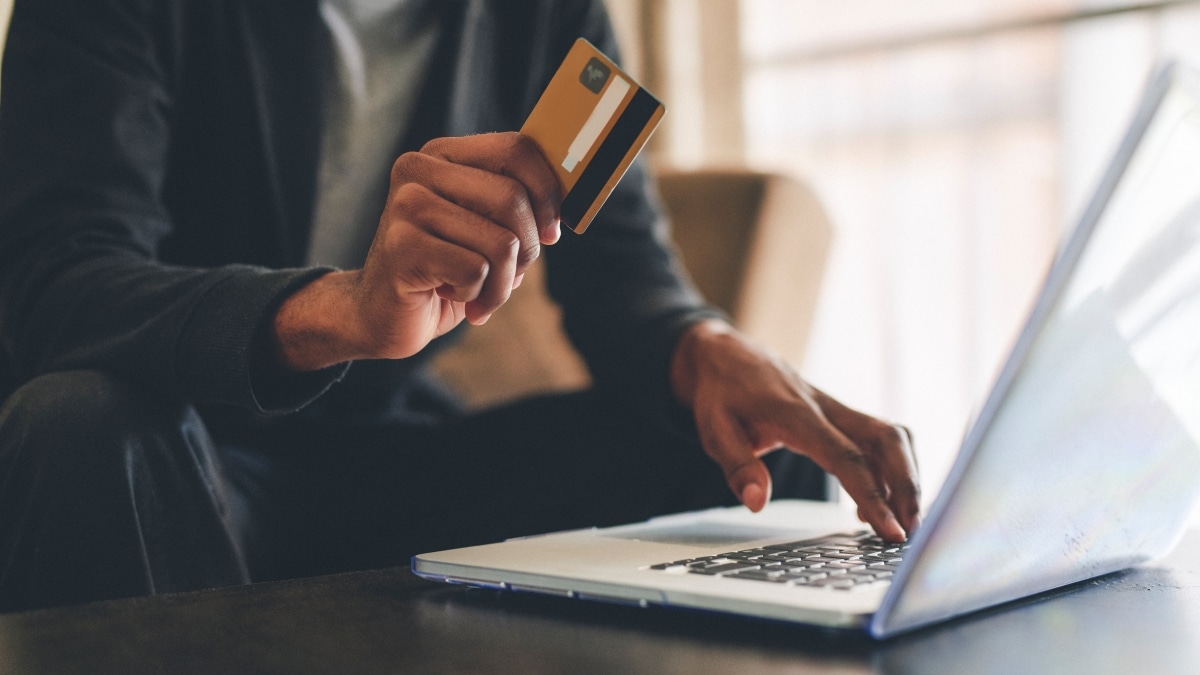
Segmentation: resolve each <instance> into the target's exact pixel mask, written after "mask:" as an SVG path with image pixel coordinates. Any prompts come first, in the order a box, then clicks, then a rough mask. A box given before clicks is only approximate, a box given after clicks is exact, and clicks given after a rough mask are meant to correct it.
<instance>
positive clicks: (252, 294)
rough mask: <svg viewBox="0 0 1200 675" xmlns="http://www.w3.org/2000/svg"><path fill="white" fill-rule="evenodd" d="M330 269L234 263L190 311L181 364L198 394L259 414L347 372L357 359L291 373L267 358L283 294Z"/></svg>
mask: <svg viewBox="0 0 1200 675" xmlns="http://www.w3.org/2000/svg"><path fill="white" fill-rule="evenodd" d="M328 272H329V270H328V269H323V268H318V269H311V268H310V269H294V270H267V269H263V268H257V267H247V266H233V267H229V268H227V274H228V275H227V276H226V277H225V278H224V279H223V280H221V281H220V282H218V283H217V284H215V285H214V286H212V287H211V288H210V289H209V290H208V292H207V293H205V295H204V297H202V298H201V299H200V301H199V302H198V303H197V305H196V307H195V309H194V311H193V312H192V314H191V316H190V317H189V318H188V321H187V324H186V327H185V329H184V332H183V336H182V338H181V341H180V345H179V350H178V352H177V353H176V369H177V372H178V373H179V374H180V377H181V381H182V382H183V383H184V386H185V387H186V390H187V391H188V392H189V395H190V396H191V397H192V399H193V400H199V401H210V402H214V403H224V404H229V405H234V406H238V407H240V408H244V409H247V410H250V411H252V412H255V413H259V414H281V413H287V412H293V411H295V410H299V409H300V408H303V407H304V406H306V405H308V404H309V403H311V402H312V401H314V400H316V399H317V398H318V397H320V396H321V394H323V393H325V391H326V390H327V389H328V388H329V387H330V386H331V385H332V384H333V383H334V382H337V381H338V380H340V379H341V378H342V376H343V375H344V374H345V372H346V369H347V368H348V367H349V364H340V365H337V366H332V367H330V368H326V369H324V370H318V371H314V372H311V373H290V372H286V371H282V370H278V369H273V368H271V367H270V366H269V365H268V363H267V354H268V349H269V342H268V338H269V335H270V333H269V329H270V326H271V322H272V321H274V317H275V313H276V311H277V310H278V309H279V306H280V305H281V304H283V301H284V300H285V299H287V298H288V296H290V295H291V294H292V293H295V292H296V290H298V289H299V288H301V287H302V286H304V285H306V284H308V283H310V282H312V281H313V280H314V279H316V278H318V277H320V276H322V275H324V274H326V273H328Z"/></svg>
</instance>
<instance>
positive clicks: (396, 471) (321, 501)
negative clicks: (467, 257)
mask: <svg viewBox="0 0 1200 675" xmlns="http://www.w3.org/2000/svg"><path fill="white" fill-rule="evenodd" d="M259 436H260V437H253V436H251V437H243V438H238V439H236V440H227V439H223V438H220V437H217V438H214V434H213V433H211V432H210V429H209V427H208V426H207V425H206V424H205V420H204V418H203V416H202V414H201V413H200V412H199V411H198V410H197V408H196V407H195V406H193V405H191V404H189V403H188V402H186V401H178V400H172V399H171V398H170V397H168V396H163V395H162V394H160V393H155V392H150V391H145V390H143V389H141V388H140V387H139V385H137V384H135V383H132V382H128V381H124V380H121V379H118V378H116V377H113V376H110V375H107V374H104V373H101V372H96V371H76V372H62V373H54V374H49V375H44V376H41V377H39V378H37V379H35V380H33V381H31V382H29V383H27V384H25V385H23V386H22V387H21V388H20V389H18V390H17V392H16V393H15V394H13V395H12V396H10V397H9V399H8V400H7V401H5V403H4V405H3V407H2V408H0V611H19V610H28V609H35V608H43V607H52V606H61V605H69V604H77V603H82V602H89V601H94V600H104V599H113V598H121V597H132V596H141V595H150V594H155V593H165V592H176V591H185V590H195V589H202V588H212V587H218V586H228V585H236V584H245V583H252V582H257V581H266V580H276V579H285V578H295V577H301V576H309V575H316V574H326V573H333V572H341V571H349V570H356V569H370V568H378V567H387V566H394V565H402V564H406V563H407V560H408V558H409V557H410V556H412V555H414V554H416V553H420V552H424V551H432V550H440V549H444V548H452V547H457V546H465V545H471V544H479V543H487V542H491V541H499V540H502V539H505V538H509V537H513V536H522V535H529V534H536V533H540V532H551V531H557V530H564V529H573V528H578V527H587V526H605V525H613V524H619V523H622V522H632V521H636V520H641V519H645V518H648V517H651V516H654V515H661V514H663V513H669V512H675V511H681V510H689V509H696V508H704V507H710V506H718V505H727V504H733V503H735V499H734V497H733V495H732V494H731V493H730V492H729V490H728V488H727V487H726V485H725V482H724V479H723V477H722V475H721V473H720V471H719V469H718V468H717V466H716V465H715V464H714V463H713V462H712V461H710V460H709V459H708V458H707V457H706V456H705V455H704V453H703V450H702V449H701V448H700V447H699V445H698V442H697V441H696V440H695V438H694V437H688V436H687V435H686V434H680V433H672V432H669V431H668V430H667V428H666V427H665V426H664V425H655V424H652V423H650V422H649V421H644V420H640V419H638V418H637V416H636V415H630V414H629V411H628V410H626V409H625V408H623V407H622V406H620V405H619V404H618V403H617V402H615V401H614V400H613V397H612V396H606V395H604V394H601V393H599V392H596V391H584V392H576V393H570V394H561V395H552V396H544V397H540V398H534V399H530V400H526V401H522V402H518V403H515V404H511V405H508V406H504V407H500V408H496V409H493V410H488V411H484V412H480V413H472V414H463V415H446V416H444V417H443V418H441V419H435V420H425V421H421V422H411V421H409V422H396V421H392V422H379V423H368V424H364V423H361V422H356V423H354V424H338V423H331V422H328V421H326V422H321V423H297V424H295V425H291V426H289V425H288V424H280V425H275V426H273V427H272V428H271V431H270V433H263V434H260V435H259ZM769 459H770V460H771V461H770V462H769V464H770V465H771V469H772V473H773V478H774V481H775V486H776V487H775V494H776V495H777V496H790V497H806V498H822V497H823V496H824V491H825V480H824V474H823V473H822V472H821V471H820V470H819V469H818V468H817V467H816V466H815V465H813V464H812V463H811V462H809V461H808V460H806V459H805V458H802V457H799V456H797V455H794V454H792V453H787V452H777V453H773V454H772V455H771V456H770V457H769Z"/></svg>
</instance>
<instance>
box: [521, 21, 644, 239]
mask: <svg viewBox="0 0 1200 675" xmlns="http://www.w3.org/2000/svg"><path fill="white" fill-rule="evenodd" d="M664 110H665V109H664V108H663V104H662V103H660V102H659V100H658V99H656V98H654V96H653V95H652V94H650V92H648V91H646V90H645V89H643V88H642V87H641V85H639V84H638V83H637V82H634V80H633V78H632V77H630V76H629V75H627V74H625V72H624V71H622V70H621V69H620V68H618V67H617V66H616V64H614V63H613V62H612V61H611V60H609V58H608V57H607V56H605V55H604V54H602V53H600V51H599V50H598V49H596V48H595V47H593V46H592V44H591V43H590V42H588V41H587V40H584V39H583V38H580V39H578V40H576V41H575V45H574V46H573V47H571V51H570V52H569V53H568V54H567V58H565V59H564V60H563V62H562V65H561V66H559V67H558V71H557V72H556V73H554V77H553V78H552V79H551V80H550V84H548V85H546V91H544V92H542V97H541V98H540V99H538V102H537V105H535V106H534V107H533V112H531V113H529V118H528V119H526V120H525V125H524V126H522V127H521V133H523V134H525V135H526V136H529V137H530V138H532V139H533V140H534V141H535V142H537V144H538V146H540V147H541V149H542V152H543V153H545V155H546V158H547V159H549V160H550V163H551V164H552V165H553V166H554V170H555V171H556V172H557V173H558V180H559V183H561V184H562V189H563V195H564V198H563V204H562V222H563V224H565V225H566V226H567V227H570V228H571V229H573V230H575V232H577V233H580V234H582V233H583V231H584V230H586V229H587V226H588V223H590V222H592V218H593V217H595V215H596V212H597V211H599V210H600V207H601V206H602V205H603V204H604V200H606V199H608V195H609V194H610V193H611V192H612V191H613V188H614V187H616V186H617V181H619V180H621V176H623V175H625V171H626V169H628V168H629V164H630V162H632V161H633V158H634V157H637V154H638V152H640V151H641V149H642V146H644V145H645V144H646V141H647V140H649V138H650V134H652V133H654V129H655V127H657V126H658V123H659V121H660V120H661V119H662V116H663V112H664Z"/></svg>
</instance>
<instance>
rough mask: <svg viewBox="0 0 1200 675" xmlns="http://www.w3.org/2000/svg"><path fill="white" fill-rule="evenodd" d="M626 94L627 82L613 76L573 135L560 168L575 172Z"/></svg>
mask: <svg viewBox="0 0 1200 675" xmlns="http://www.w3.org/2000/svg"><path fill="white" fill-rule="evenodd" d="M627 93H629V81H628V80H626V79H625V78H623V77H621V76H619V75H615V76H613V80H612V82H610V83H609V85H608V89H605V90H604V94H603V95H601V96H600V101H599V102H597V103H596V107H595V108H593V109H592V114H591V115H588V118H587V121H586V122H584V123H583V126H582V127H580V129H579V133H578V134H576V135H575V140H573V141H571V147H570V148H567V157H566V159H564V160H563V162H562V168H564V169H566V170H567V171H575V167H576V165H578V164H579V162H580V161H581V160H582V159H583V158H584V156H585V155H587V153H588V151H589V150H591V149H592V146H593V145H595V144H596V139H597V138H599V137H600V132H601V131H604V127H605V126H607V125H608V121H609V120H610V119H612V116H613V114H614V113H616V112H617V107H618V106H620V105H621V101H623V100H625V94H627Z"/></svg>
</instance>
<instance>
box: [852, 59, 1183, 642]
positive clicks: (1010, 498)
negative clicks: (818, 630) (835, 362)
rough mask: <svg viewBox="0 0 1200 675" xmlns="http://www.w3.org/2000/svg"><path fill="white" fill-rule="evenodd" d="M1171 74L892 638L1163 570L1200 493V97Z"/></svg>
mask: <svg viewBox="0 0 1200 675" xmlns="http://www.w3.org/2000/svg"><path fill="white" fill-rule="evenodd" d="M1194 78H1195V75H1194V74H1193V73H1191V72H1189V71H1186V70H1184V69H1181V68H1167V69H1164V71H1162V72H1161V73H1160V74H1159V76H1158V77H1157V78H1156V79H1155V80H1154V82H1152V84H1151V86H1150V87H1149V89H1148V91H1147V94H1146V98H1145V100H1144V102H1143V105H1142V108H1141V111H1140V113H1139V115H1138V117H1137V119H1136V120H1135V122H1134V126H1133V129H1132V131H1131V132H1130V134H1129V136H1128V137H1127V138H1126V140H1125V143H1124V144H1123V145H1122V147H1121V149H1120V151H1119V152H1118V153H1117V157H1116V159H1115V160H1114V161H1113V164H1112V166H1111V167H1110V168H1109V172H1108V174H1107V175H1106V177H1105V180H1104V181H1103V182H1102V183H1101V186H1100V188H1099V190H1098V192H1097V195H1096V196H1095V198H1094V200H1093V202H1092V205H1091V207H1090V208H1089V210H1088V212H1087V213H1086V214H1085V215H1084V217H1083V219H1082V221H1081V223H1080V225H1079V227H1078V228H1077V230H1076V231H1075V233H1074V234H1073V235H1072V237H1071V238H1070V239H1069V240H1068V241H1067V243H1066V245H1065V246H1064V248H1063V249H1062V250H1061V252H1060V254H1059V257H1058V259H1057V260H1056V261H1055V264H1054V267H1053V269H1052V270H1051V273H1050V276H1049V278H1048V281H1047V284H1046V287H1045V289H1044V290H1043V296H1042V297H1041V298H1040V299H1039V302H1038V305H1037V307H1036V308H1035V310H1034V314H1033V317H1032V318H1031V319H1030V321H1029V324H1028V326H1027V327H1026V330H1025V332H1024V333H1023V335H1022V337H1021V340H1020V341H1019V342H1018V345H1017V348H1016V349H1015V350H1014V354H1013V356H1012V357H1011V358H1010V361H1009V363H1008V364H1007V366H1006V368H1005V370H1004V372H1003V374H1002V375H1001V377H1000V382H999V384H998V385H997V388H996V390H995V391H993V393H992V396H991V398H990V399H989V401H988V403H987V405H986V406H985V407H984V408H983V411H982V412H981V414H980V416H979V419H978V420H977V421H976V424H975V428H974V429H972V431H971V433H970V434H969V435H968V437H967V440H966V441H965V442H964V446H963V452H962V454H961V456H960V457H959V460H958V463H957V464H956V465H955V467H954V470H953V471H952V473H951V477H950V478H949V479H948V480H947V484H946V487H945V488H944V489H943V493H942V494H941V495H939V497H938V502H937V503H936V504H935V505H934V508H933V509H932V510H931V512H930V518H929V519H928V520H927V523H926V527H925V530H927V531H922V532H919V533H918V535H917V539H916V542H915V545H914V549H916V550H917V555H916V556H915V558H914V560H913V561H912V563H913V564H912V565H911V567H910V568H909V569H908V570H907V571H906V573H905V574H904V575H903V576H902V577H900V578H899V579H898V580H897V583H896V584H894V587H893V588H892V589H891V593H890V594H889V598H888V601H886V602H885V611H884V613H886V614H887V615H888V616H882V614H881V616H880V617H879V619H878V623H877V625H876V627H875V628H876V630H877V631H879V630H886V631H887V632H891V631H894V630H897V629H900V628H903V627H904V626H907V625H919V624H923V623H926V622H927V621H932V620H935V619H940V618H945V617H947V616H953V615H956V614H960V613H963V612H966V611H970V610H972V609H976V608H979V607H983V606H987V605H991V604H995V603H998V602H1003V601H1006V600H1010V599H1013V598H1016V597H1022V596H1025V595H1029V594H1032V593H1036V592H1039V591H1043V590H1047V589H1050V588H1055V587H1058V586H1062V585H1064V584H1068V583H1072V582H1075V581H1079V580H1081V579H1086V578H1089V577H1092V576H1096V575H1097V574H1102V573H1106V572H1111V571H1115V570H1118V569H1123V568H1125V567H1128V566H1130V565H1133V564H1136V563H1138V562H1142V561H1144V560H1147V559H1150V558H1153V557H1157V556H1160V555H1164V554H1165V553H1166V552H1167V551H1168V550H1169V549H1170V548H1171V546H1172V545H1173V544H1174V543H1175V541H1176V539H1177V537H1178V536H1179V534H1180V532H1181V530H1182V528H1183V526H1184V524H1185V523H1186V521H1187V519H1188V517H1189V514H1190V512H1191V509H1192V507H1193V505H1194V504H1195V501H1196V499H1197V496H1198V495H1200V82H1197V81H1195V79H1194Z"/></svg>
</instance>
